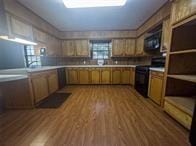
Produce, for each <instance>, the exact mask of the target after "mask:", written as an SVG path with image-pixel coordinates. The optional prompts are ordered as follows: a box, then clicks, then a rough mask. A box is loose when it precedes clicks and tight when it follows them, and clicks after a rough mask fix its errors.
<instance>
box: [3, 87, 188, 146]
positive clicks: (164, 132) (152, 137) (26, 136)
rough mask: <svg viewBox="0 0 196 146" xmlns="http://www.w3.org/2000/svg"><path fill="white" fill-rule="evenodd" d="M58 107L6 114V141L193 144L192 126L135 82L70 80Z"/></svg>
mask: <svg viewBox="0 0 196 146" xmlns="http://www.w3.org/2000/svg"><path fill="white" fill-rule="evenodd" d="M60 92H68V93H72V95H71V96H70V97H69V98H68V99H67V100H66V102H65V103H64V104H63V105H62V106H61V107H60V108H58V109H32V110H12V111H7V112H6V113H4V114H2V115H1V116H0V134H1V135H0V142H1V143H0V145H3V146H188V145H189V142H188V131H187V130H186V129H184V128H183V127H182V126H181V125H179V124H178V123H177V122H176V121H174V120H173V119H172V118H171V117H169V116H168V115H167V114H166V113H165V112H164V111H163V110H162V109H161V108H159V107H158V106H157V105H156V104H154V103H153V102H152V101H151V100H150V99H146V98H143V97H141V96H140V95H139V94H138V93H137V92H136V91H135V90H134V89H133V88H132V87H130V86H118V85H117V86H109V85H100V86H90V85H89V86H67V87H66V88H64V89H63V90H62V91H60Z"/></svg>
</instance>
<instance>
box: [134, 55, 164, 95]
mask: <svg viewBox="0 0 196 146" xmlns="http://www.w3.org/2000/svg"><path fill="white" fill-rule="evenodd" d="M164 66H165V58H164V57H156V58H152V63H151V65H139V66H136V70H135V89H136V90H137V91H138V92H139V93H140V94H141V95H143V96H144V97H146V98H147V95H148V81H149V71H150V67H164Z"/></svg>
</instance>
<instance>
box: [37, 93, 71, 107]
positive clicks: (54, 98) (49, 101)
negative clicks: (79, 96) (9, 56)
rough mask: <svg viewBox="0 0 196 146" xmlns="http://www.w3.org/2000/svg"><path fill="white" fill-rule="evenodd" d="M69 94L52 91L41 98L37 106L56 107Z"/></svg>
mask: <svg viewBox="0 0 196 146" xmlns="http://www.w3.org/2000/svg"><path fill="white" fill-rule="evenodd" d="M70 95H71V93H54V94H52V95H50V96H49V97H47V98H46V99H44V100H42V101H41V102H40V103H39V104H38V105H37V108H58V107H60V106H61V105H62V104H63V103H64V102H65V101H66V100H67V99H68V97H69V96H70Z"/></svg>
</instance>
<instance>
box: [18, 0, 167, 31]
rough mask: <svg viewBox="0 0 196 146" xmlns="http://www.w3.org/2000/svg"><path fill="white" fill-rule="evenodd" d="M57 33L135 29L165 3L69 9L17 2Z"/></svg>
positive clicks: (52, 0) (136, 0)
mask: <svg viewBox="0 0 196 146" xmlns="http://www.w3.org/2000/svg"><path fill="white" fill-rule="evenodd" d="M18 1H19V2H20V3H21V4H22V5H24V6H25V7H27V8H29V9H31V10H32V11H33V12H34V13H36V14H37V15H39V16H40V17H42V18H43V19H45V20H46V21H47V22H49V23H50V24H52V25H53V26H54V27H56V28H57V29H58V30H60V31H88V30H133V29H137V28H138V27H139V26H140V25H141V24H142V23H144V22H145V21H146V20H147V19H148V18H149V17H150V16H151V15H152V14H153V13H155V12H156V11H157V10H158V9H159V8H160V7H161V6H162V5H163V4H164V3H166V2H167V0H127V3H126V5H124V6H122V7H104V8H83V9H81V8H80V9H68V8H66V7H65V6H64V4H63V1H62V0H18Z"/></svg>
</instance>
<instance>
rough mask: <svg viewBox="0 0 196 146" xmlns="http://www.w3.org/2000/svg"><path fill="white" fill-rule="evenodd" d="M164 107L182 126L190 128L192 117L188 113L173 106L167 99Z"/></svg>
mask: <svg viewBox="0 0 196 146" xmlns="http://www.w3.org/2000/svg"><path fill="white" fill-rule="evenodd" d="M164 109H165V111H166V112H167V113H168V114H169V115H171V116H172V117H173V118H174V119H176V120H177V121H178V122H179V123H181V124H182V125H183V126H184V127H186V128H188V129H190V127H191V122H192V117H191V116H190V115H189V114H187V113H185V112H183V111H182V110H180V109H178V108H177V107H175V106H173V105H172V104H170V103H169V102H167V101H165V106H164Z"/></svg>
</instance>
